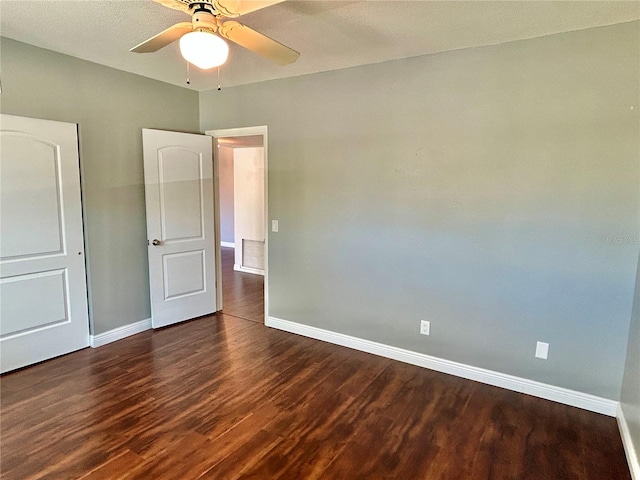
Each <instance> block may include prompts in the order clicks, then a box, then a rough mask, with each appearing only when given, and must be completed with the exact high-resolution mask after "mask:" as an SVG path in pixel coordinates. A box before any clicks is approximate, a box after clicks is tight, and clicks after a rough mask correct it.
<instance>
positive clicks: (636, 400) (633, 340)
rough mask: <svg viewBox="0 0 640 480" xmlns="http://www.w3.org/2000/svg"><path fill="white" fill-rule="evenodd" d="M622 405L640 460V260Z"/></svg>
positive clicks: (639, 261)
mask: <svg viewBox="0 0 640 480" xmlns="http://www.w3.org/2000/svg"><path fill="white" fill-rule="evenodd" d="M620 404H621V407H622V411H623V412H624V417H625V420H626V422H627V425H628V426H629V433H630V435H631V440H632V442H633V445H634V449H635V452H636V458H639V459H640V259H638V273H637V277H636V294H635V299H634V302H633V315H632V316H631V329H630V331H629V346H628V350H627V362H626V365H625V370H624V380H623V383H622V395H621V398H620Z"/></svg>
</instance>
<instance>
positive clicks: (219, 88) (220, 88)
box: [218, 66, 222, 91]
mask: <svg viewBox="0 0 640 480" xmlns="http://www.w3.org/2000/svg"><path fill="white" fill-rule="evenodd" d="M220 90H222V87H221V86H220V66H218V91H220Z"/></svg>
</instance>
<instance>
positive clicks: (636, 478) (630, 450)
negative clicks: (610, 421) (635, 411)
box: [616, 405, 640, 480]
mask: <svg viewBox="0 0 640 480" xmlns="http://www.w3.org/2000/svg"><path fill="white" fill-rule="evenodd" d="M616 418H617V420H618V427H619V428H620V436H621V437H622V445H624V452H625V454H626V455H627V463H628V464H629V470H630V471H631V478H632V479H633V480H640V461H638V452H637V450H636V448H640V445H634V444H633V439H632V438H631V432H630V431H629V425H628V424H627V419H626V418H625V416H624V411H623V410H622V406H621V405H618V415H617V416H616Z"/></svg>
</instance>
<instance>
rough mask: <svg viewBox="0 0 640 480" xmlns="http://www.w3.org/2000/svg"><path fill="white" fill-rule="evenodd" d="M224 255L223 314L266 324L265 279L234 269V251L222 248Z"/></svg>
mask: <svg viewBox="0 0 640 480" xmlns="http://www.w3.org/2000/svg"><path fill="white" fill-rule="evenodd" d="M220 251H221V255H222V296H223V305H222V312H223V313H225V314H226V315H232V316H234V317H239V318H244V319H246V320H251V321H254V322H259V323H264V277H263V276H262V275H254V274H251V273H244V272H238V271H235V270H234V269H233V262H234V249H233V248H230V247H221V248H220Z"/></svg>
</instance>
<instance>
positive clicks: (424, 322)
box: [420, 320, 431, 335]
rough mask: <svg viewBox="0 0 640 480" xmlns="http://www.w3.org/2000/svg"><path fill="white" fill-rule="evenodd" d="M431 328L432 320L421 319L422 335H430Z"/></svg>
mask: <svg viewBox="0 0 640 480" xmlns="http://www.w3.org/2000/svg"><path fill="white" fill-rule="evenodd" d="M429 330H431V322H430V321H428V320H421V321H420V334H421V335H429Z"/></svg>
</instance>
